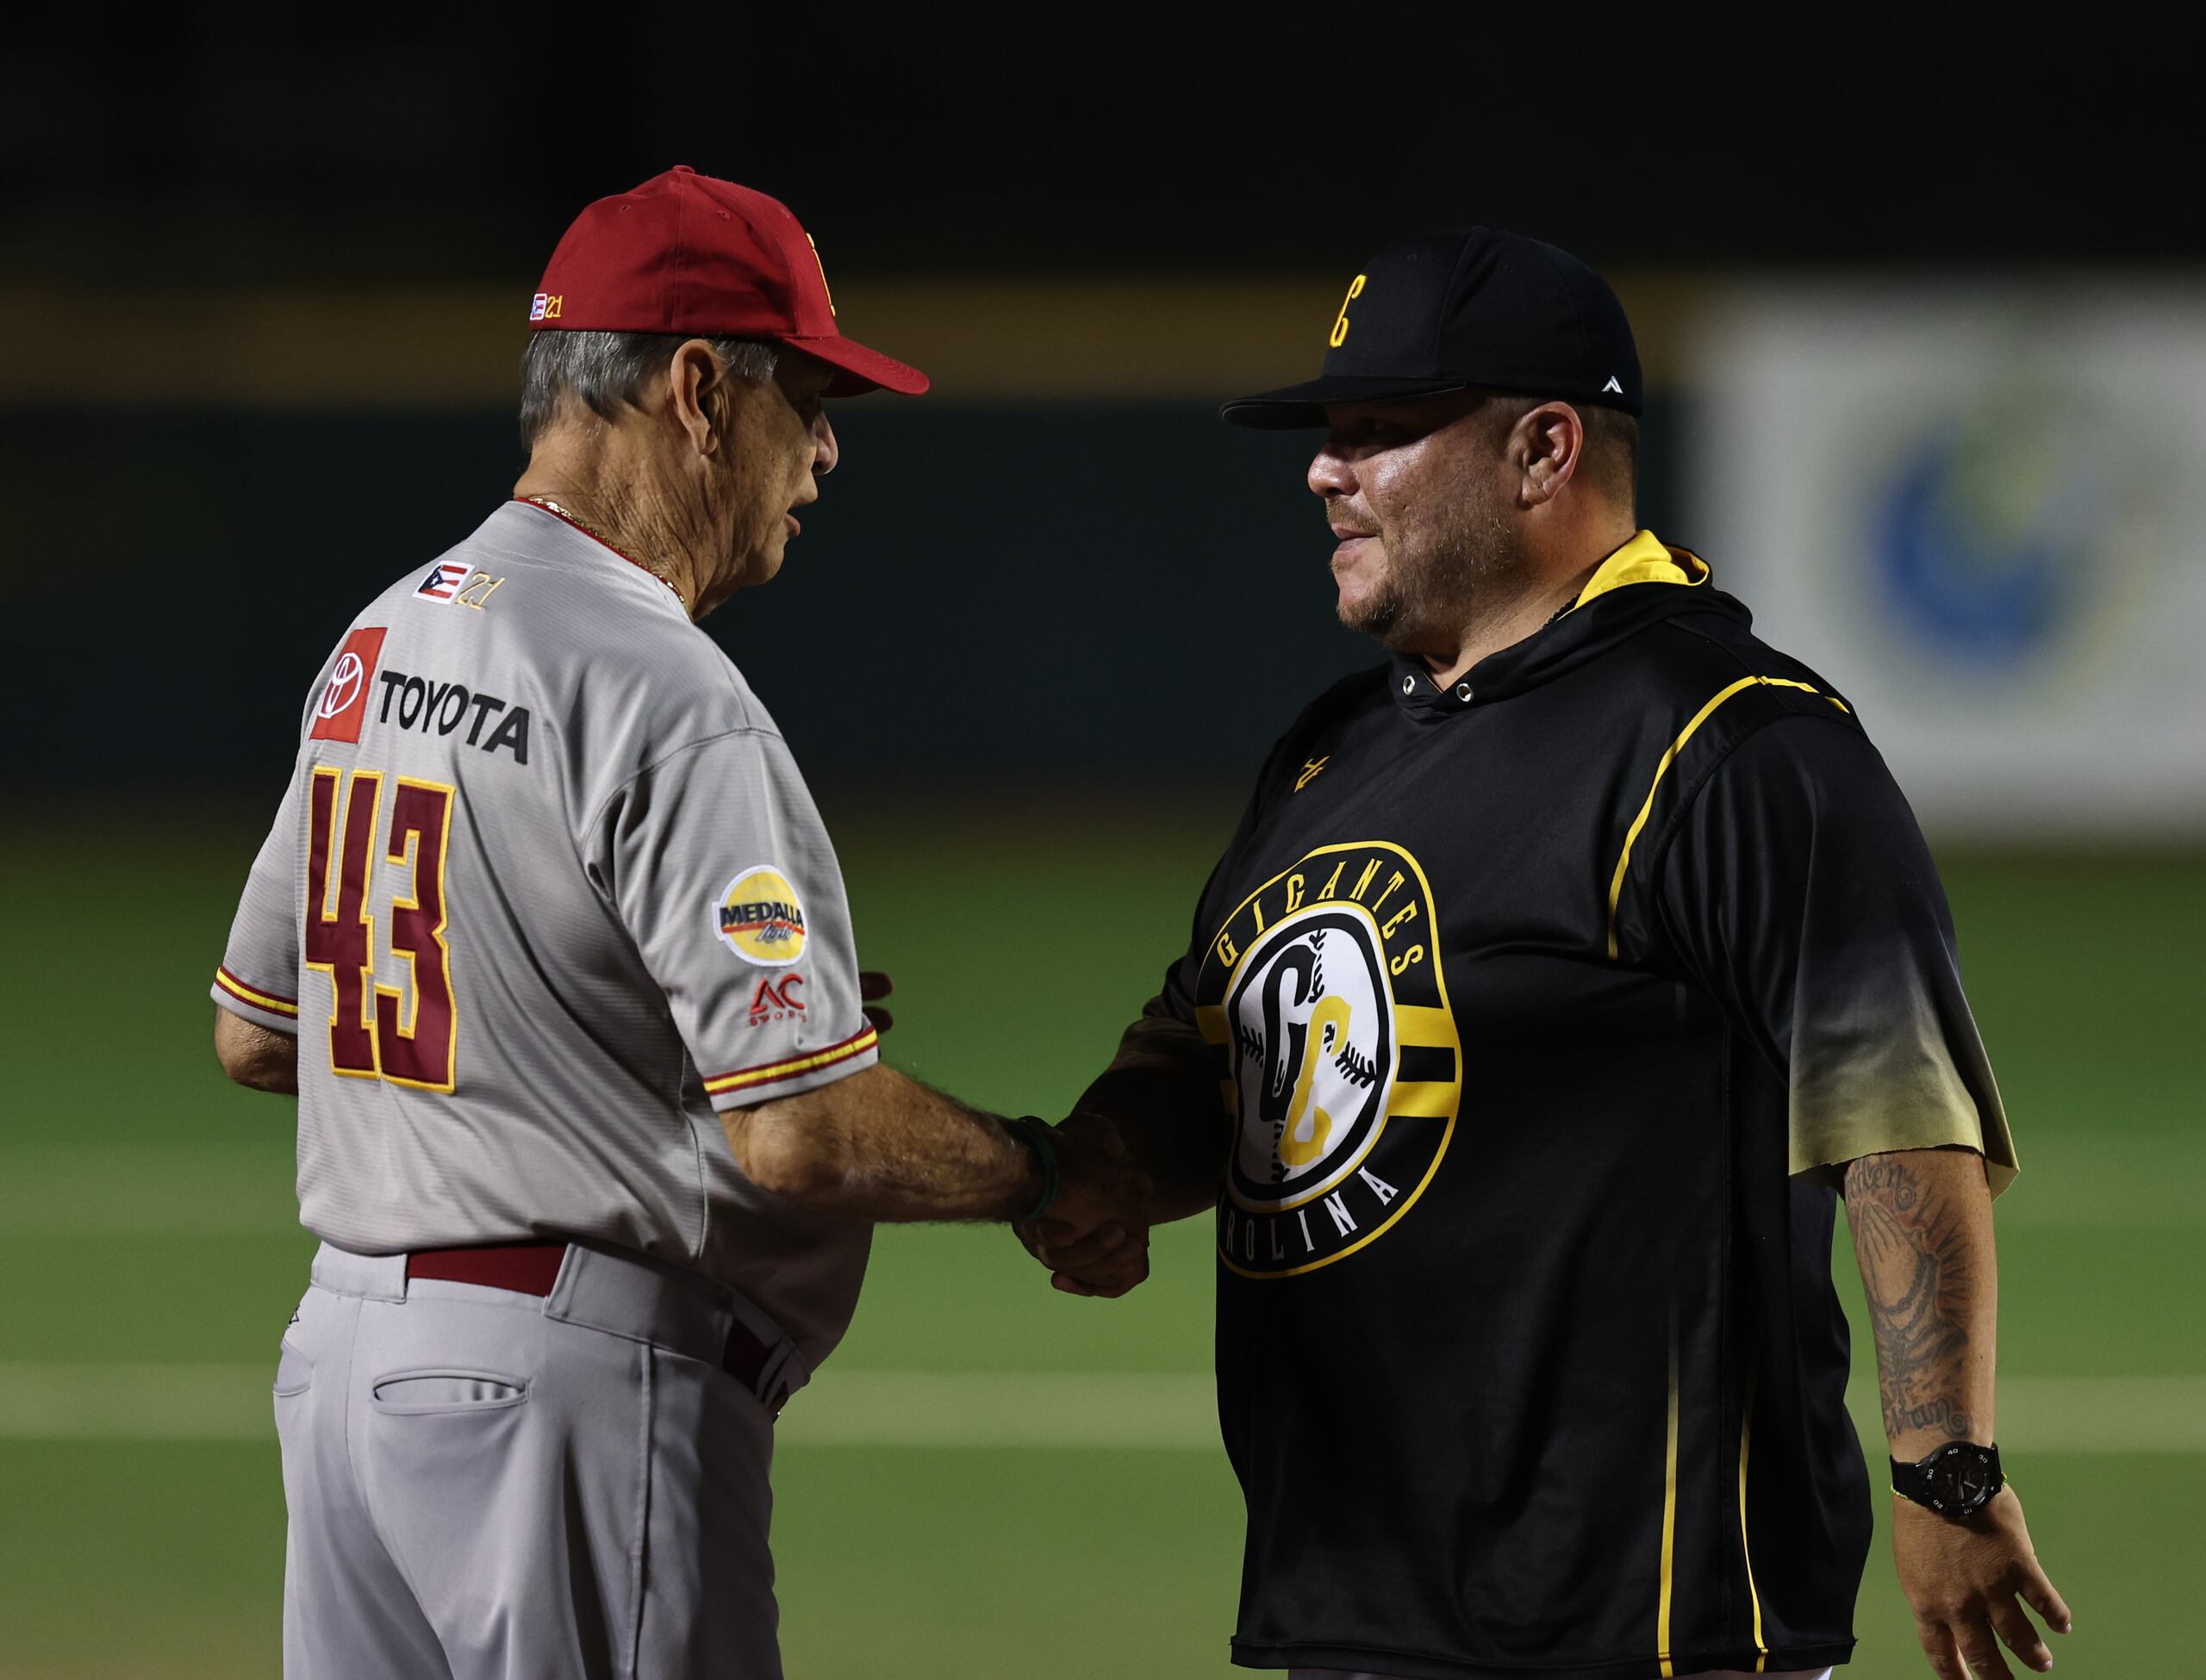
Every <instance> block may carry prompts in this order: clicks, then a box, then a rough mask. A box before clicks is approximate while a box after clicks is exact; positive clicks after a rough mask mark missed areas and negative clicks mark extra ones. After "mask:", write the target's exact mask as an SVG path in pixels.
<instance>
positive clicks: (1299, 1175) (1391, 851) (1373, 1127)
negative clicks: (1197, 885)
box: [1195, 841, 1462, 1278]
mask: <svg viewBox="0 0 2206 1680" xmlns="http://www.w3.org/2000/svg"><path fill="white" fill-rule="evenodd" d="M1435 922H1436V918H1435V916H1434V913H1433V905H1432V896H1431V891H1430V887H1428V886H1427V885H1426V883H1425V880H1424V872H1423V871H1422V870H1421V869H1420V868H1418V864H1417V861H1416V859H1414V858H1413V857H1411V856H1410V855H1409V854H1408V853H1407V852H1405V851H1404V850H1402V849H1400V848H1399V847H1398V846H1394V845H1391V844H1388V843H1385V842H1381V841H1365V842H1357V843H1350V844H1347V845H1339V846H1325V847H1321V848H1319V849H1317V850H1315V851H1312V852H1311V853H1309V854H1308V855H1306V856H1305V857H1304V858H1303V859H1302V861H1301V862H1299V863H1298V864H1296V865H1295V866H1294V868H1292V869H1289V870H1287V871H1286V872H1285V873H1283V874H1279V875H1275V876H1274V877H1273V878H1272V879H1271V880H1268V881H1266V882H1265V883H1264V885H1263V886H1262V887H1259V888H1258V889H1257V890H1256V892H1255V893H1251V894H1250V895H1249V897H1248V898H1247V899H1244V900H1243V902H1242V904H1241V905H1240V906H1239V907H1238V908H1237V909H1236V910H1235V911H1234V912H1233V913H1232V915H1231V916H1230V917H1228V918H1226V922H1225V926H1224V927H1222V928H1221V929H1219V930H1218V936H1217V937H1216V938H1215V939H1213V940H1212V943H1211V945H1210V948H1209V949H1208V950H1207V951H1206V953H1205V955H1204V960H1203V965H1202V968H1201V971H1200V974H1198V975H1197V977H1196V986H1195V1005H1196V1009H1195V1018H1196V1024H1197V1025H1198V1026H1199V1027H1200V1029H1201V1030H1202V1033H1203V1036H1204V1038H1205V1039H1206V1041H1207V1042H1210V1043H1211V1044H1212V1045H1213V1046H1215V1047H1217V1048H1218V1050H1219V1051H1220V1052H1221V1053H1222V1056H1223V1067H1224V1071H1225V1078H1224V1080H1223V1081H1222V1084H1221V1094H1222V1096H1223V1097H1224V1099H1225V1104H1226V1106H1227V1108H1228V1110H1229V1111H1231V1113H1232V1115H1233V1117H1234V1120H1235V1133H1234V1147H1233V1154H1232V1159H1231V1162H1230V1163H1229V1166H1228V1169H1227V1173H1226V1182H1225V1195H1224V1196H1223V1197H1222V1198H1220V1200H1219V1203H1218V1253H1219V1255H1220V1257H1221V1258H1222V1259H1223V1260H1224V1261H1225V1264H1226V1265H1227V1266H1230V1267H1231V1268H1232V1269H1233V1270H1234V1271H1236V1272H1240V1273H1242V1274H1243V1276H1245V1277H1252V1278H1279V1277H1293V1276H1295V1275H1296V1274H1298V1273H1300V1272H1309V1271H1312V1270H1314V1269H1315V1268H1317V1267H1318V1266H1325V1265H1329V1264H1330V1263H1331V1262H1332V1261H1334V1260H1341V1259H1344V1258H1346V1257H1347V1256H1348V1255H1349V1254H1354V1253H1355V1251H1356V1250H1358V1249H1359V1248H1362V1247H1363V1246H1364V1245H1365V1244H1367V1243H1368V1242H1371V1241H1374V1240H1375V1239H1376V1238H1378V1237H1379V1236H1380V1235H1383V1234H1384V1233H1385V1232H1386V1231H1387V1229H1390V1228H1391V1227H1392V1226H1393V1223H1394V1222H1395V1221H1397V1220H1399V1218H1400V1217H1401V1216H1403V1215H1404V1214H1405V1213H1406V1212H1408V1210H1409V1209H1410V1207H1411V1204H1413V1203H1415V1202H1416V1200H1417V1198H1418V1194H1419V1192H1422V1191H1423V1190H1424V1186H1425V1185H1426V1184H1427V1183H1429V1182H1430V1179H1431V1177H1432V1174H1433V1173H1434V1172H1435V1171H1436V1169H1437V1167H1439V1164H1440V1158H1441V1156H1442V1154H1443V1153H1444V1152H1445V1151H1446V1149H1447V1147H1448V1142H1449V1138H1450V1137H1451V1136H1453V1135H1454V1132H1455V1115H1456V1111H1457V1106H1458V1104H1459V1102H1460V1099H1461V1089H1462V1066H1461V1063H1462V1054H1461V1044H1460V1042H1458V1040H1457V1036H1456V1033H1455V1018H1454V1017H1453V1016H1452V1015H1451V1014H1450V1013H1449V1009H1448V999H1447V993H1446V987H1445V984H1444V982H1443V979H1442V977H1441V972H1440V962H1439V959H1438V952H1437V951H1436V949H1435V942H1434V938H1433V930H1434V926H1435Z"/></svg>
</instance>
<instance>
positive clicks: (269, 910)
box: [211, 769, 304, 1035]
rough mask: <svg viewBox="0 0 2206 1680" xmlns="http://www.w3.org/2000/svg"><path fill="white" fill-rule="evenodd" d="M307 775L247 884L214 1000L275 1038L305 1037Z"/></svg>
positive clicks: (288, 795) (280, 814)
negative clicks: (302, 849)
mask: <svg viewBox="0 0 2206 1680" xmlns="http://www.w3.org/2000/svg"><path fill="white" fill-rule="evenodd" d="M299 843H300V833H299V775H298V773H297V771H296V769H295V770H294V771H293V773H292V775H291V784H290V787H288V788H287V789H285V790H284V799H283V802H282V804H281V805H279V806H277V811H276V821H275V824H274V825H273V826H272V827H271V828H270V829H269V831H268V837H267V838H266V839H265V840H263V841H262V842H261V843H260V851H259V855H258V856H255V857H254V859H253V860H252V873H251V874H248V875H247V876H246V882H245V895H244V896H243V897H242V898H240V899H239V900H238V910H237V915H236V917H235V918H234V919H233V920H232V921H231V924H230V938H229V943H228V944H227V945H226V946H224V947H223V949H222V964H221V968H217V969H215V984H214V986H213V987H212V989H211V995H212V996H213V998H214V999H215V1002H216V1003H218V1004H220V1005H221V1006H222V1007H223V1008H224V1009H227V1010H228V1011H230V1012H231V1013H232V1014H233V1015H238V1016H241V1017H244V1018H245V1019H246V1020H248V1021H250V1022H252V1024H254V1025H255V1026H260V1027H266V1028H267V1029H268V1030H270V1031H271V1032H283V1033H291V1034H294V1035H296V1033H297V1031H298V1030H299V922H300V917H301V914H302V911H303V909H304V905H303V901H302V896H301V893H300V889H299Z"/></svg>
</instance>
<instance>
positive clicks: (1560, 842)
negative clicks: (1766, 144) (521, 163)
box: [1150, 532, 2014, 1680]
mask: <svg viewBox="0 0 2206 1680" xmlns="http://www.w3.org/2000/svg"><path fill="white" fill-rule="evenodd" d="M1750 623H1751V620H1750V618H1749V615H1748V612H1747V610H1746V608H1745V607H1742V605H1741V604H1740V603H1739V602H1738V601H1736V600H1733V599H1731V598H1730V597H1729V596H1728V595H1725V594H1720V593H1718V592H1717V590H1716V589H1715V588H1713V586H1712V585H1711V583H1710V582H1709V575H1708V569H1707V568H1706V566H1704V564H1703V563H1701V562H1700V561H1699V560H1698V558H1697V557H1693V556H1692V555H1690V554H1687V553H1686V552H1685V551H1677V550H1667V549H1665V548H1664V546H1663V545H1662V544H1661V543H1659V542H1657V541H1656V540H1655V538H1654V537H1653V536H1652V534H1651V533H1648V532H1641V533H1640V534H1639V535H1638V536H1637V537H1636V538H1635V539H1634V540H1633V541H1632V542H1631V543H1630V544H1626V545H1625V547H1624V548H1623V549H1621V550H1619V551H1617V553H1616V554H1614V555H1612V556H1611V557H1610V558H1609V559H1608V560H1607V562H1605V563H1604V565H1603V566H1602V567H1601V569H1600V570H1599V571H1598V573H1597V574H1596V575H1595V576H1594V578H1593V580H1592V582H1591V583H1590V584H1589V585H1588V586H1587V588H1586V590H1585V592H1584V593H1583V594H1581V595H1580V597H1579V599H1578V601H1577V603H1576V604H1575V605H1573V607H1571V609H1570V610H1569V611H1568V612H1567V613H1563V614H1562V615H1561V616H1560V617H1558V618H1557V619H1555V621H1554V622H1552V623H1551V624H1549V625H1548V626H1546V627H1545V628H1544V629H1542V630H1541V631H1540V632H1537V633H1536V634H1535V635H1533V636H1531V637H1530V638H1527V639H1526V640H1524V641H1523V642H1521V643H1519V644H1517V645H1516V646H1514V647H1511V648H1509V649H1507V650H1504V651H1502V652H1500V653H1498V654H1495V655H1493V656H1492V657H1490V658H1487V659H1486V660H1483V661H1481V662H1480V663H1479V664H1478V665H1477V666H1475V667H1474V669H1472V670H1471V672H1470V673H1469V675H1468V677H1467V678H1466V679H1465V680H1464V681H1462V682H1461V683H1459V684H1455V685H1452V686H1450V687H1449V688H1436V687H1435V686H1434V685H1433V683H1432V682H1431V681H1430V678H1429V677H1428V675H1426V672H1425V670H1424V667H1423V666H1422V665H1421V664H1420V663H1418V662H1416V661H1414V660H1410V659H1397V660H1395V661H1394V662H1393V663H1391V664H1389V665H1387V666H1383V667H1380V668H1379V669H1374V670H1371V671H1367V672H1365V673H1363V674H1362V675H1357V676H1355V677H1351V678H1349V680H1347V681H1343V682H1342V683H1341V684H1340V685H1339V686H1337V688H1333V689H1332V690H1331V691H1330V692H1329V693H1327V694H1324V696H1323V697H1321V698H1320V699H1319V700H1318V701H1317V702H1316V703H1315V704H1314V705H1312V706H1311V707H1310V708H1309V709H1308V710H1307V711H1306V712H1304V713H1303V715H1302V717H1301V718H1300V719H1299V721H1298V722H1297V723H1296V724H1295V725H1294V727H1293V729H1292V730H1291V731H1289V732H1288V734H1287V736H1286V737H1284V738H1283V739H1282V740H1281V743H1280V744H1279V745H1278V747H1277V748H1276V749H1275V750H1274V752H1273V754H1272V756H1271V758H1270V760H1269V762H1268V763H1267V765H1266V766H1265V768H1264V770H1263V773H1262V778H1261V780H1260V781H1259V783H1258V786H1257V788H1256V795H1255V798H1254V799H1253V800H1252V801H1251V803H1250V805H1249V810H1248V812H1247V814H1246V816H1245V817H1244V818H1243V821H1242V824H1241V826H1240V828H1239V830H1238V831H1237V833H1236V834H1235V836H1234V837H1233V840H1232V842H1231V845H1230V846H1229V848H1228V849H1227V850H1226V853H1225V856H1224V858H1223V859H1222V860H1221V861H1220V862H1219V863H1218V868H1217V869H1216V871H1215V872H1214V874H1212V878H1211V881H1210V884H1209V886H1208V887H1207V888H1206V890H1205V893H1204V895H1203V899H1202V902H1201V905H1200V910H1199V911H1198V912H1197V915H1196V918H1195V930H1194V936H1193V945H1192V947H1191V949H1189V951H1188V952H1187V955H1186V956H1185V957H1184V958H1183V959H1182V960H1181V961H1179V962H1178V963H1176V964H1175V965H1174V967H1173V968H1171V969H1170V971H1169V972H1168V975H1167V980H1166V986H1165V990H1164V992H1163V994H1162V997H1161V998H1160V999H1158V1000H1157V1001H1156V1002H1155V1003H1154V1004H1152V1005H1150V1008H1151V1010H1152V1011H1158V1012H1163V1013H1168V1014H1170V1015H1172V1016H1175V1017H1178V1018H1179V1019H1181V1020H1182V1021H1184V1022H1187V1023H1190V1024H1193V1025H1194V1026H1196V1027H1197V1028H1199V1029H1200V1032H1201V1034H1202V1036H1203V1038H1204V1039H1205V1041H1206V1042H1207V1044H1208V1045H1209V1046H1210V1047H1211V1053H1212V1057H1213V1059H1214V1064H1215V1067H1216V1072H1217V1077H1218V1086H1219V1091H1220V1093H1221V1095H1222V1097H1223V1098H1224V1101H1225V1104H1226V1106H1227V1108H1228V1110H1229V1111H1231V1114H1232V1116H1233V1118H1234V1126H1233V1129H1232V1143H1231V1156H1230V1159H1229V1160H1228V1162H1227V1164H1226V1173H1225V1188H1224V1193H1223V1194H1222V1196H1221V1198H1220V1199H1219V1202H1218V1212H1217V1221H1218V1228H1217V1235H1218V1347H1217V1360H1218V1389H1219V1409H1220V1414H1221V1417H1222V1420H1223V1426H1224V1429H1225V1440H1226V1445H1227V1447H1228V1450H1229V1452H1230V1453H1231V1457H1232V1460H1233V1464H1234V1467H1235V1469H1236V1471H1237V1473H1238V1474H1239V1477H1240V1479H1241V1483H1242V1485H1243V1490H1245V1492H1246V1495H1247V1498H1248V1503H1249V1537H1248V1547H1247V1552H1246V1558H1245V1564H1244V1573H1243V1589H1242V1599H1241V1608H1240V1615H1239V1626H1238V1631H1237V1636H1236V1638H1235V1641H1234V1649H1235V1655H1236V1660H1237V1661H1238V1662H1240V1663H1243V1664H1247V1665H1249V1666H1253V1667H1286V1666H1289V1665H1308V1666H1312V1667H1321V1668H1332V1669H1349V1670H1359V1669H1360V1670H1368V1671H1376V1672H1379V1673H1382V1674H1387V1675H1401V1676H1407V1677H1412V1680H1418V1677H1427V1676H1430V1677H1443V1676H1445V1677H1461V1676H1480V1675H1489V1674H1496V1675H1498V1674H1511V1675H1515V1674H1524V1675H1530V1674H1532V1673H1535V1672H1536V1673H1537V1674H1539V1675H1541V1676H1542V1677H1546V1680H1562V1677H1570V1676H1581V1677H1592V1676H1596V1675H1598V1676H1600V1677H1603V1680H1638V1677H1647V1680H1654V1677H1657V1676H1667V1675H1670V1674H1673V1673H1676V1674H1687V1673H1691V1672H1692V1671H1696V1670H1699V1669H1704V1668H1744V1669H1750V1670H1753V1669H1767V1670H1772V1671H1775V1670H1785V1669H1812V1668H1818V1667H1821V1666H1823V1664H1829V1663H1835V1662H1843V1661H1844V1660H1846V1658H1847V1655H1848V1652H1849V1650H1850V1649H1851V1647H1852V1645H1853V1636H1852V1632H1851V1622H1852V1616H1853V1607H1854V1593H1855V1590H1856V1588H1857V1586H1858V1585H1859V1583H1860V1576H1861V1569H1862V1565H1863V1561H1864V1558H1865V1555H1866V1549H1867V1546H1868V1541H1869V1534H1870V1514H1869V1505H1868V1484H1867V1481H1866V1476H1865V1471H1864V1465H1863V1459H1862V1454H1861V1450H1860V1446H1859V1444H1858V1443H1857V1442H1856V1440H1855V1439H1854V1433H1853V1429H1852V1427H1851V1425H1850V1423H1849V1422H1848V1417H1847V1414H1846V1410H1845V1407H1844V1404H1843V1396H1844V1391H1845V1387H1846V1379H1847V1370H1848V1342H1847V1327H1846V1323H1845V1321H1844V1318H1843V1316H1842V1315H1841V1311H1840V1309H1839V1306H1838V1303H1837V1300H1836V1298H1835V1295H1834V1293H1833V1291H1832V1286H1831V1281H1830V1267H1831V1256H1832V1241H1833V1235H1834V1223H1835V1207H1836V1198H1835V1182H1836V1179H1837V1173H1835V1170H1833V1169H1834V1168H1835V1166H1836V1165H1837V1164H1839V1163H1842V1162H1844V1161H1847V1160H1852V1159H1853V1158H1854V1157H1856V1156H1858V1155H1860V1154H1868V1153H1872V1152H1875V1151H1879V1150H1890V1149H1904V1148H1923V1147H1929V1146H1934V1145H1949V1144H1960V1145H1966V1146H1968V1147H1971V1148H1978V1149H1980V1150H1982V1151H1983V1153H1984V1154H1985V1157H1986V1159H1987V1160H1988V1162H1989V1163H1990V1165H1991V1174H1992V1179H1993V1184H1994V1186H1995V1188H1996V1187H2001V1186H2003V1184H2004V1182H2005V1181H2006V1179H2009V1178H2010V1177H2011V1176H2012V1171H2013V1164H2014V1156H2013V1150H2012V1148H2011V1145H2010V1142H2009V1139H2008V1136H2007V1131H2006V1125H2005V1122H2004V1120H2003V1117H2002V1115H2001V1112H2000V1108H1999V1102H1998V1096H1997V1090H1996V1087H1995V1086H1994V1085H1993V1082H1992V1078H1991V1070H1990V1068H1989V1067H1988V1066H1987V1065H1986V1063H1985V1057H1984V1053H1983V1049H1982V1047H1981V1045H1980V1043H1979V1039H1978V1036H1977V1032H1976V1028H1975V1025H1974V1024H1973V1022H1972V1020H1971V1018H1970V1015H1969V1011H1968V1007H1967V1005H1966V1002H1965V1001H1964V999H1963V997H1962V993H1961V985H1960V974H1959V971H1958V968H1957V966H1956V961H1955V955H1954V936H1953V929H1952V924H1951V921H1950V918H1949V917H1948V915H1947V908H1946V904H1945V899H1944V896H1943V893H1942V892H1941V888H1940V887H1939V883H1938V879H1937V875H1936V874H1935V870H1934V868H1933V867H1932V864H1931V861H1930V857H1929V853H1928V851H1927V850H1926V849H1925V847H1924V845H1923V842H1922V837H1921V834H1920V832H1919V831H1918V830H1917V828H1916V823H1915V820H1914V818H1913V815H1912V813H1911V812H1910V811H1909V809H1908V806H1907V804H1906V802H1905V800H1904V799H1903V798H1902V797H1901V795H1900V793H1899V790H1898V787H1896V786H1895V785H1894V784H1893V781H1892V779H1891V775H1890V773H1889V772H1888V771H1887V770H1886V769H1885V764H1884V762H1883V761H1882V759H1881V758H1879V756H1878V754H1877V752H1876V750H1875V749H1874V748H1873V746H1871V744H1870V743H1869V739H1868V737H1867V736H1866V734H1865V733H1864V732H1863V730H1862V725H1861V720H1860V717H1859V716H1858V715H1857V713H1856V711H1855V709H1854V700H1853V699H1852V698H1851V697H1849V696H1847V695H1845V694H1841V693H1840V692H1838V691H1837V690H1835V689H1834V688H1832V686H1831V685H1830V684H1829V682H1827V681H1824V680H1823V678H1822V677H1821V676H1819V675H1817V674H1816V673H1815V672H1813V671H1811V670H1809V669H1807V668H1805V667H1804V666H1803V665H1802V664H1800V663H1798V661H1796V660H1793V659H1790V658H1787V657H1786V656H1784V655H1783V654H1780V653H1778V652H1776V651H1775V650H1773V649H1771V648H1770V647H1768V646H1767V645H1766V644H1763V643H1762V642H1761V641H1760V640H1759V639H1758V638H1756V637H1755V636H1754V633H1753V632H1752V630H1751V628H1750Z"/></svg>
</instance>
